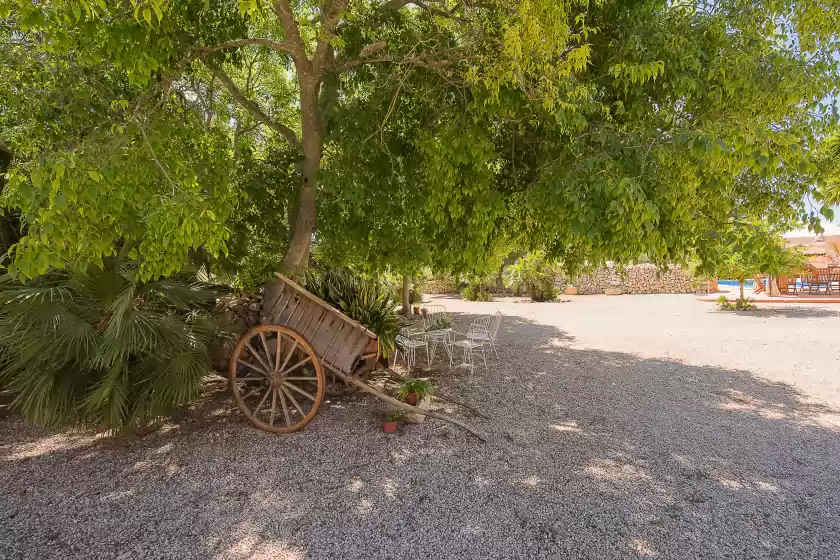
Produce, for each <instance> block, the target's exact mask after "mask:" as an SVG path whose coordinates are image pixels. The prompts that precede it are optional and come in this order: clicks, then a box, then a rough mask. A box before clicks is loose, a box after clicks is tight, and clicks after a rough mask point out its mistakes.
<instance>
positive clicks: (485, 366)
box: [481, 344, 490, 372]
mask: <svg viewBox="0 0 840 560" xmlns="http://www.w3.org/2000/svg"><path fill="white" fill-rule="evenodd" d="M481 358H482V359H483V360H484V371H485V372H488V371H490V370H489V369H487V354H485V352H484V345H483V344H482V345H481Z"/></svg>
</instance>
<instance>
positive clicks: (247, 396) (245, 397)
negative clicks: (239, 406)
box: [242, 387, 261, 401]
mask: <svg viewBox="0 0 840 560" xmlns="http://www.w3.org/2000/svg"><path fill="white" fill-rule="evenodd" d="M260 389H261V387H257V388H256V389H251V390H250V391H248V392H247V393H246V394H245V395H243V396H242V400H243V401H245V400H248V399H250V398H251V397H253V396H254V395H259V394H260Z"/></svg>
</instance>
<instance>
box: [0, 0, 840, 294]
mask: <svg viewBox="0 0 840 560" xmlns="http://www.w3.org/2000/svg"><path fill="white" fill-rule="evenodd" d="M835 4H836V2H835V1H834V0H826V1H824V2H819V3H815V2H804V1H797V0H762V1H759V0H755V1H746V0H719V1H716V2H708V3H707V2H702V1H697V2H672V1H664V0H639V1H631V2H618V1H607V0H604V1H600V2H587V1H583V0H580V1H570V2H557V1H554V0H484V1H481V2H474V1H471V0H470V1H467V0H434V1H432V0H426V1H424V2H420V1H414V2H412V1H406V0H359V1H348V0H325V1H317V2H316V1H306V0H298V1H293V0H277V1H275V2H270V3H265V2H258V1H256V0H243V1H239V2H234V1H232V0H230V1H224V0H212V1H207V2H204V1H199V0H189V1H185V2H171V1H168V0H132V1H131V2H129V3H125V2H119V3H114V4H113V5H112V4H110V3H106V2H104V1H96V2H90V1H83V0H54V1H52V2H46V3H33V2H31V1H28V0H12V1H10V0H4V2H3V3H2V4H0V6H4V7H5V8H4V9H3V11H2V13H0V15H3V16H8V18H7V19H6V20H5V21H6V27H7V32H6V36H8V37H11V39H12V40H13V41H12V42H14V43H16V45H17V46H16V47H15V48H16V49H17V50H16V52H18V53H20V54H19V56H20V57H22V58H24V59H25V56H24V55H27V56H29V57H30V58H29V60H38V59H39V57H46V58H47V59H48V60H54V61H55V65H56V68H57V69H58V70H60V71H61V72H62V73H63V74H62V76H61V77H62V78H65V77H69V76H74V75H78V76H84V77H86V78H90V77H91V76H93V77H95V78H96V79H95V80H93V81H92V82H90V80H89V79H86V80H75V81H74V82H73V83H74V84H75V88H76V89H71V90H70V92H71V93H72V92H73V91H80V92H83V93H84V95H80V96H78V97H77V99H76V100H75V102H74V104H73V106H76V107H79V106H81V107H84V106H85V103H86V102H87V103H89V104H93V105H94V106H96V107H100V109H99V110H98V112H95V114H96V115H97V118H99V119H103V118H104V119H106V121H107V120H108V119H110V121H114V123H115V124H118V125H119V127H120V128H118V129H117V131H118V132H119V133H120V134H119V135H118V136H119V137H121V138H122V137H125V138H126V140H125V142H124V143H123V144H120V146H121V147H124V149H125V150H126V151H125V152H120V153H119V155H120V157H122V158H123V159H124V160H125V161H126V162H127V165H126V166H124V167H120V166H119V161H121V160H120V159H119V158H111V159H105V160H103V158H102V157H101V155H102V153H103V152H102V151H101V150H99V151H97V150H95V149H94V147H98V146H103V145H107V142H108V138H107V135H105V134H100V135H96V134H91V131H93V132H96V131H97V130H99V129H97V128H96V126H95V123H93V122H90V123H87V124H86V125H85V126H86V128H85V127H81V126H80V125H79V124H78V123H76V122H69V121H68V120H67V116H68V115H70V114H73V111H71V110H70V108H69V107H67V104H66V103H64V110H63V111H62V104H61V102H60V101H57V102H55V103H53V105H52V107H53V110H54V114H55V115H57V116H58V117H59V122H62V123H67V125H66V126H65V127H64V128H63V129H62V130H61V133H62V134H64V135H67V134H71V135H74V136H78V137H81V138H84V139H85V146H90V147H89V148H87V151H86V152H84V154H85V155H86V157H87V159H84V162H85V165H83V166H76V167H74V168H73V169H81V170H84V172H79V173H75V174H74V181H75V183H71V185H74V189H75V191H78V192H82V193H85V194H89V193H97V196H96V198H95V199H93V200H91V199H90V197H88V198H84V199H79V198H78V197H77V198H75V199H73V200H71V201H70V202H69V203H68V202H67V200H68V199H67V196H66V194H65V196H64V197H63V198H61V197H60V196H59V195H61V194H64V190H63V189H64V179H63V177H58V175H60V174H59V173H58V169H59V168H58V167H56V164H55V163H53V162H54V161H55V156H56V155H60V156H61V157H62V158H64V159H65V160H68V161H65V162H64V163H63V166H64V167H63V169H67V168H68V164H69V163H68V162H69V159H72V157H71V156H73V155H74V154H75V155H78V154H79V152H78V151H74V150H75V148H73V147H72V146H71V149H68V147H67V146H66V145H64V144H62V143H61V142H58V141H57V140H56V139H54V138H53V139H51V140H50V142H46V143H44V144H43V145H40V146H32V149H31V150H30V151H29V154H28V160H27V159H25V158H24V159H22V160H21V161H22V162H23V161H28V163H26V164H15V165H13V169H12V179H13V180H12V182H11V185H10V188H9V189H8V191H9V192H8V193H7V195H6V203H7V204H8V205H10V206H14V207H17V208H20V209H21V210H22V214H23V216H24V219H25V221H26V223H27V225H28V227H29V235H28V236H27V237H26V238H25V239H24V241H23V242H22V243H21V244H20V245H19V246H18V248H17V249H16V252H15V260H16V262H17V263H18V268H19V269H20V270H21V271H23V272H24V274H28V275H31V274H37V273H38V272H39V271H40V270H41V269H43V268H44V267H45V266H48V265H52V266H61V264H62V260H69V259H71V258H73V255H71V254H70V251H68V250H67V248H66V247H68V246H70V245H72V243H70V244H68V243H65V241H64V240H62V239H59V240H58V241H56V240H55V239H53V238H51V236H50V232H51V229H50V228H54V227H55V225H54V224H55V223H61V228H62V229H64V230H72V229H73V224H74V220H75V222H80V223H81V225H82V226H84V227H83V230H84V232H85V236H86V237H87V238H89V239H91V240H93V241H95V243H93V245H92V246H93V248H92V249H90V250H88V249H87V248H86V249H85V251H84V252H83V253H82V256H83V259H87V260H89V261H95V260H96V258H97V256H98V258H101V256H102V254H107V253H108V252H109V251H113V250H114V249H113V248H114V246H116V245H121V244H124V242H125V240H135V238H137V236H138V234H137V232H142V234H143V236H144V237H142V238H141V241H140V243H139V245H138V253H139V254H138V256H140V257H141V258H143V259H145V262H146V268H145V269H144V272H145V273H146V274H149V275H150V276H154V275H155V274H165V273H167V272H168V271H169V268H168V267H167V266H164V265H168V266H169V267H171V265H172V263H173V262H174V259H175V257H176V256H177V254H178V253H179V252H180V253H181V254H183V253H185V251H186V250H187V249H195V248H200V247H201V246H202V245H205V243H204V242H203V240H204V239H206V240H208V241H209V242H208V243H206V245H207V248H208V249H210V251H211V252H217V251H219V250H221V249H222V248H223V247H226V246H227V244H228V243H227V241H228V240H227V237H226V236H227V233H226V230H225V229H224V227H223V226H222V224H221V222H222V221H224V218H225V217H226V213H227V212H229V211H230V209H231V207H233V206H234V205H235V204H236V197H237V196H238V195H239V194H240V193H238V192H235V191H236V189H235V188H234V189H233V192H231V190H230V187H229V185H230V181H227V180H225V181H223V182H221V183H219V182H218V181H219V180H220V179H221V178H227V177H228V176H229V173H230V169H232V166H231V161H232V160H236V159H237V158H241V157H246V156H247V154H243V153H242V150H241V147H240V142H242V141H244V138H246V137H248V136H249V135H250V137H251V138H252V139H253V142H251V143H250V144H249V145H251V146H253V148H254V149H255V150H257V151H262V150H266V149H268V148H267V147H268V146H276V145H277V141H278V140H279V141H282V142H284V143H285V147H284V148H283V149H284V150H288V151H289V152H290V153H291V154H292V156H293V158H292V159H293V160H295V161H296V162H297V163H296V166H295V175H296V177H297V181H298V182H297V185H296V188H295V189H294V191H293V193H290V194H289V196H288V200H287V201H284V202H285V203H284V205H283V206H282V210H283V211H284V212H285V215H284V216H282V217H280V216H277V217H276V222H278V223H281V222H282V223H284V224H287V226H288V243H287V244H286V247H285V251H284V255H283V256H282V259H280V258H278V262H277V268H278V269H281V270H284V271H286V272H287V273H295V272H297V271H299V270H300V269H301V267H304V266H305V265H306V261H307V256H308V253H309V250H310V245H311V243H312V241H313V239H318V238H319V237H320V238H322V240H323V241H327V240H328V239H327V236H329V237H330V239H331V240H332V241H337V240H340V241H342V242H343V243H345V244H352V245H353V247H354V248H353V249H352V250H354V251H357V252H358V253H359V254H367V255H374V256H376V257H377V258H378V261H379V262H383V263H386V262H387V261H388V260H389V259H388V258H382V257H381V255H384V254H392V255H394V256H396V257H397V258H404V259H405V260H412V261H416V260H418V259H419V258H423V259H425V258H428V259H429V260H430V261H433V262H436V263H438V264H440V265H442V266H448V267H451V268H456V269H464V270H469V269H477V268H480V267H481V264H482V262H484V261H485V260H486V254H487V252H488V250H490V249H491V248H492V247H493V246H494V245H495V243H496V240H497V239H498V238H500V237H510V236H511V235H516V236H520V237H522V238H524V239H525V240H526V241H527V243H528V244H529V245H532V246H533V248H535V249H538V248H544V249H546V250H547V251H548V255H549V256H550V257H558V256H560V257H563V260H564V262H565V263H567V265H569V266H571V265H573V264H574V262H575V261H576V260H577V261H581V260H582V259H584V258H586V259H588V260H590V261H598V260H604V259H613V260H619V261H622V260H624V261H626V260H630V259H634V258H637V257H638V256H639V255H642V254H645V255H647V256H649V257H650V258H651V259H653V260H655V261H657V262H666V261H672V260H676V261H679V260H685V259H687V258H688V257H689V255H691V254H692V253H694V252H695V251H697V250H698V248H699V250H700V252H701V254H702V253H703V245H704V244H705V243H706V240H707V239H709V238H710V237H713V236H714V235H715V232H716V231H719V230H720V229H721V228H723V227H726V226H727V225H729V224H732V223H737V221H738V220H739V219H741V218H742V217H744V216H747V215H751V216H764V217H771V218H773V219H775V220H777V221H785V220H794V219H798V218H799V217H800V216H799V213H798V211H797V209H798V206H799V205H800V202H801V200H802V198H803V195H804V194H806V193H807V191H808V190H809V189H810V186H809V185H811V184H812V182H813V179H814V173H815V168H814V166H813V164H812V162H811V156H810V151H811V150H812V149H813V148H814V147H815V146H816V143H817V140H818V138H819V137H820V136H821V134H822V131H823V129H824V128H825V127H826V126H828V125H830V124H831V123H832V121H833V117H831V116H830V115H829V116H827V115H826V109H825V107H823V106H821V102H822V100H823V99H825V98H826V96H828V95H830V94H831V93H833V92H835V91H836V89H837V84H838V68H837V64H836V59H835V58H834V57H835V56H836V53H837V37H838V16H837V13H838V10H837V9H836V8H837V6H836V5H835ZM18 62H19V61H18ZM18 62H13V63H12V65H13V66H14V65H15V64H18ZM74 73H75V74H74ZM55 76H56V74H55V73H52V74H46V73H42V74H40V75H38V74H33V77H32V78H31V79H29V80H28V81H26V83H25V84H24V83H22V82H21V83H16V84H15V85H13V86H12V87H11V89H7V90H5V92H4V93H5V94H6V95H12V96H22V95H26V92H27V91H30V90H31V89H30V90H27V87H30V86H31V84H36V85H37V86H43V84H44V83H47V82H49V81H50V80H53V81H54V80H55V79H56V78H55ZM42 89H44V88H43V87H41V89H38V88H35V90H34V91H41V90H42ZM46 89H49V90H50V91H53V90H57V89H58V88H57V87H56V85H55V84H52V85H51V87H49V88H46ZM94 92H99V93H97V95H98V96H100V97H101V103H100V101H97V104H94V103H93V102H92V101H90V100H88V101H84V97H85V96H87V97H91V98H92V99H96V100H100V97H96V96H95V95H94ZM108 100H110V104H108V103H107V101H108ZM29 101H30V103H29V105H30V106H32V107H35V108H36V107H37V101H35V100H32V99H30V100H29ZM17 104H18V102H17V101H16V102H15V103H8V102H7V100H4V99H0V106H2V107H4V108H5V107H9V106H16V105H17ZM424 104H425V111H424V110H423V109H424V107H423V105H424ZM364 107H369V108H372V110H371V111H370V113H371V114H375V115H376V120H374V119H372V118H358V128H356V129H353V122H352V119H353V117H354V116H355V117H359V116H363V114H362V113H361V112H360V108H364ZM6 112H7V114H8V109H7V110H6ZM15 112H17V113H20V110H18V109H15ZM33 114H34V113H33ZM82 114H83V116H84V115H85V114H84V112H83V111H82ZM17 117H18V115H13V116H12V118H17ZM380 117H381V118H380ZM85 118H88V117H87V116H85ZM92 119H93V117H90V118H89V120H92ZM17 121H18V125H17V126H18V129H19V131H20V134H18V135H17V136H16V138H18V139H20V138H23V137H24V133H25V132H26V131H27V130H35V131H36V134H41V133H37V129H36V125H37V124H38V119H37V118H32V119H28V120H27V119H23V121H22V122H23V124H21V119H20V118H17ZM27 123H29V125H30V126H28V127H27ZM376 123H379V124H376ZM404 125H406V126H408V128H403V129H400V127H401V126H404ZM74 126H75V128H73V127H74ZM82 128H84V131H81V132H80V130H81V129H82ZM100 128H101V127H100ZM224 134H226V135H227V139H228V142H229V149H228V150H225V149H224V147H222V146H221V145H220V144H214V142H220V138H221V136H222V135H224ZM197 139H201V144H198V145H197V144H196V142H197ZM351 139H352V142H351V141H350V140H351ZM12 147H13V148H14V147H15V146H12ZM395 150H398V151H399V153H396V152H395ZM202 151H203V152H204V154H203V155H201V154H199V153H198V152H202ZM91 154H98V155H99V161H107V162H109V163H110V165H111V167H113V168H115V169H117V170H118V171H119V172H120V175H118V176H117V175H115V178H114V179H113V180H111V179H110V178H109V181H108V185H109V189H111V190H110V191H109V192H110V193H111V196H113V195H114V194H116V195H120V196H121V195H122V194H124V193H126V192H127V191H132V190H136V188H135V186H134V183H133V182H132V181H127V180H125V178H126V177H137V176H140V177H142V178H143V179H144V181H143V182H140V184H141V185H145V186H144V188H143V189H141V194H140V195H139V196H136V197H124V198H121V197H120V196H117V197H116V198H111V199H108V200H107V201H103V200H102V198H103V197H102V196H101V194H100V193H101V192H102V188H101V187H98V186H97V185H98V183H97V178H100V179H101V177H102V176H105V174H104V173H100V172H99V171H98V170H97V168H96V166H95V163H96V161H97V158H95V157H93V156H92V155H91ZM354 155H358V157H357V158H356V159H355V160H354V158H353V156H354ZM45 156H49V157H45ZM141 156H142V157H141ZM400 158H401V159H400ZM395 161H396V162H398V164H394V162H395ZM50 166H52V167H50ZM103 167H105V166H104V164H103ZM88 171H90V172H91V173H88ZM45 173H46V175H45ZM282 173H283V174H286V168H284V170H283V171H282ZM389 173H390V176H391V177H392V180H385V181H383V178H387V177H389ZM44 177H48V179H49V180H47V181H44V180H43V178H44ZM400 177H403V178H408V179H410V181H408V182H405V181H401V180H400V179H399V178H400ZM319 181H321V182H322V183H321V184H319ZM214 182H215V183H216V185H217V186H215V187H212V188H207V186H212V185H214ZM182 183H185V184H187V185H188V186H190V188H188V189H184V188H183V187H182ZM234 184H236V182H235V181H234ZM252 184H253V183H252ZM418 185H420V186H421V187H420V188H418V187H417V186H418ZM75 191H74V192H75ZM181 192H183V193H184V195H185V196H183V197H181V196H179V195H180V193H181ZM272 192H286V191H285V190H283V189H279V190H278V189H274V191H272ZM31 193H34V194H31ZM228 193H229V194H228ZM151 194H153V195H154V197H153V200H154V201H155V204H148V203H146V204H145V206H144V204H143V201H148V200H149V197H150V195H151ZM319 194H320V195H321V196H322V197H324V198H323V199H322V200H323V203H324V206H323V208H327V209H329V210H330V211H329V212H327V213H326V214H325V213H321V214H319V215H318V219H319V220H320V223H321V226H320V227H317V228H316V208H317V205H316V202H317V200H318V196H319ZM114 200H117V201H120V203H121V205H122V206H121V208H128V209H130V210H131V211H130V212H128V219H116V220H115V219H112V218H106V217H104V216H107V214H108V211H110V210H112V208H110V206H109V204H110V203H111V202H113V201H114ZM160 201H165V202H166V204H160ZM342 202H343V203H345V204H344V206H343V207H342V205H341V203H342ZM406 204H408V205H409V206H410V207H412V208H417V213H416V216H415V215H413V214H412V215H411V216H410V219H404V220H401V219H395V216H394V213H396V212H404V211H405V205H406ZM88 205H94V206H96V207H97V208H99V209H101V210H102V213H100V214H97V215H96V216H95V219H94V220H92V221H91V220H88V219H87V217H86V216H85V214H82V213H80V211H79V210H80V208H85V212H87V206H88ZM176 208H177V209H178V211H177V212H176V211H175V210H176ZM278 210H279V209H278ZM146 215H152V216H154V215H165V216H167V219H168V221H166V220H162V219H160V218H159V222H160V223H156V225H157V227H156V228H150V227H149V223H150V222H149V221H148V220H146V221H144V220H143V219H142V217H143V216H146ZM80 216H81V218H82V219H80ZM397 218H399V214H397ZM123 223H126V224H129V225H130V226H131V227H130V228H124V227H123V226H122V224H123ZM153 223H155V222H153ZM284 227H285V226H284ZM167 228H169V229H174V230H175V231H178V230H180V231H181V234H180V236H173V235H171V234H170V235H169V237H168V238H167V233H168V231H167ZM394 228H397V229H396V231H397V232H398V233H396V234H394V233H393V231H394ZM399 228H401V229H399ZM146 239H148V240H149V241H148V242H146V241H145V240H146ZM154 239H157V240H158V241H159V242H158V243H157V244H155V243H152V240H154ZM406 239H407V240H408V242H407V243H406V242H405V241H404V240H406ZM401 240H403V243H400V241H401ZM144 243H145V244H144ZM412 247H415V248H416V247H421V248H422V250H421V251H417V252H415V251H413V250H408V249H411V248H412ZM347 250H350V249H347ZM97 251H98V252H99V254H98V255H97ZM421 253H422V254H421ZM706 253H707V254H711V253H710V252H709V251H707V252H706ZM161 254H164V255H167V258H166V259H162V258H161V257H160V255H161ZM76 258H78V256H76ZM394 260H396V259H391V262H393V261H394ZM281 261H282V262H281ZM270 295H271V294H270V293H269V297H268V298H266V300H267V301H269V302H270V301H271V297H270Z"/></svg>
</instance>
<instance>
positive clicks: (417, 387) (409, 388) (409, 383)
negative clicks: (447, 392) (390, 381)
mask: <svg viewBox="0 0 840 560" xmlns="http://www.w3.org/2000/svg"><path fill="white" fill-rule="evenodd" d="M433 390H434V388H433V387H432V384H431V383H429V382H428V381H426V380H424V379H415V378H413V377H409V378H407V379H406V380H405V381H404V382H403V384H402V385H400V388H399V390H398V391H397V396H398V397H399V398H400V400H405V398H406V397H407V396H408V395H410V394H411V393H414V394H416V395H417V400H418V401H422V400H423V399H425V398H426V397H427V396H429V395H431V394H432V391H433Z"/></svg>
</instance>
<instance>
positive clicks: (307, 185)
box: [262, 69, 323, 321]
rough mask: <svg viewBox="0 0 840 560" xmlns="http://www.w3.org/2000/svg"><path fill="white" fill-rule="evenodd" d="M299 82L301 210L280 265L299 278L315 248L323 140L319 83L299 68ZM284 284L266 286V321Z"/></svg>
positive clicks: (264, 299) (289, 274)
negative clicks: (301, 154)
mask: <svg viewBox="0 0 840 560" xmlns="http://www.w3.org/2000/svg"><path fill="white" fill-rule="evenodd" d="M298 76H299V82H300V119H301V140H302V141H301V145H302V147H303V163H302V165H301V172H300V188H299V190H298V207H297V212H295V223H294V224H289V225H290V226H291V228H292V235H291V239H290V241H289V246H288V247H287V248H286V254H285V256H284V257H283V262H282V263H281V265H280V273H282V274H284V275H286V276H289V277H296V276H299V275H300V274H301V273H303V272H304V271H305V270H306V267H307V265H308V264H309V250H310V246H311V245H312V232H313V231H314V230H315V215H316V198H317V181H318V171H319V170H320V168H321V152H322V143H323V137H322V136H321V118H320V115H319V111H320V107H319V105H318V88H319V85H320V84H319V81H318V79H317V78H314V77H311V76H308V75H306V74H304V73H302V72H300V69H298ZM281 289H282V283H280V282H279V281H278V280H273V281H271V282H269V283H268V284H266V287H265V292H264V293H263V304H262V316H263V320H264V321H265V320H268V321H273V320H274V317H273V315H274V313H273V309H274V306H275V305H276V304H277V301H278V297H279V296H280V293H281Z"/></svg>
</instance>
